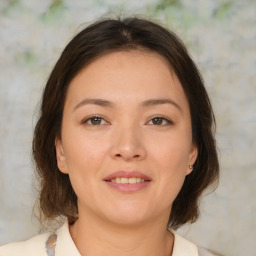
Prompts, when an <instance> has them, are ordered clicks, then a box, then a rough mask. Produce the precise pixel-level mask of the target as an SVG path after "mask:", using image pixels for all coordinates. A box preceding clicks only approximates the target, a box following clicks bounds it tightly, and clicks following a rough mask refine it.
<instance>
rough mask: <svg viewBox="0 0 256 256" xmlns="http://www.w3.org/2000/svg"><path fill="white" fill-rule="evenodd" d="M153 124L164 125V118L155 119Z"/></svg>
mask: <svg viewBox="0 0 256 256" xmlns="http://www.w3.org/2000/svg"><path fill="white" fill-rule="evenodd" d="M152 123H153V124H155V125H161V124H162V123H163V118H159V117H156V118H153V119H152Z"/></svg>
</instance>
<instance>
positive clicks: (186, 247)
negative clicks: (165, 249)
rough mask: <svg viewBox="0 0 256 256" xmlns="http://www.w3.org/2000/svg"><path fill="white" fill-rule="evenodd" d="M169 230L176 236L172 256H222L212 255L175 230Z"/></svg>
mask: <svg viewBox="0 0 256 256" xmlns="http://www.w3.org/2000/svg"><path fill="white" fill-rule="evenodd" d="M168 230H169V231H170V232H171V233H172V234H173V235H174V247H173V254H172V256H180V255H182V256H220V255H219V254H215V253H212V252H210V251H209V250H207V249H205V248H202V247H199V246H197V245H196V244H194V243H192V242H190V241H188V240H187V239H185V238H183V237H182V236H180V235H179V234H178V233H177V232H175V231H174V230H172V229H170V228H168Z"/></svg>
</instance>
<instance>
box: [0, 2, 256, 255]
mask: <svg viewBox="0 0 256 256" xmlns="http://www.w3.org/2000/svg"><path fill="white" fill-rule="evenodd" d="M135 14H138V15H143V16H144V17H148V18H153V19H156V20H160V21H161V22H162V23H163V24H166V25H167V26H168V27H169V28H171V29H172V30H174V31H175V32H176V33H177V34H178V35H179V36H180V37H181V38H182V40H183V41H184V42H185V44H186V45H187V47H188V49H189V51H190V53H191V55H192V57H193V59H194V60H195V62H196V63H197V65H198V67H199V69H200V70H201V72H202V74H203V77H204V80H205V84H206V88H207V91H208V93H209V95H210V98H211V100H212V104H213V108H214V110H215V114H216V119H217V140H218V147H219V151H220V162H221V179H220V184H219V187H218V189H217V190H216V191H215V192H213V193H211V194H210V195H205V196H204V197H203V199H202V201H201V217H200V219H199V220H198V222H196V223H195V224H192V225H187V226H185V227H183V228H181V229H180V230H179V232H180V233H181V234H182V235H184V236H185V237H187V238H188V239H190V240H192V241H193V242H195V243H197V244H199V245H201V246H204V247H207V248H209V249H213V250H215V251H218V252H220V253H221V254H223V255H227V256H242V255H246V256H255V255H256V254H255V248H256V247H255V239H256V221H255V216H256V199H255V195H256V185H255V183H256V135H255V132H256V1H255V0H243V1H240V0H193V1H189V0H158V1H157V0H140V1H138V0H127V1H125V0H123V1H122V0H106V1H104V0H76V1H71V0H44V1H39V0H1V1H0V245H2V244H5V243H7V242H9V241H14V240H24V239H26V238H28V237H30V236H31V235H34V234H36V233H37V232H38V231H39V229H40V225H39V223H38V221H37V220H36V218H35V217H34V216H33V214H32V210H33V206H34V202H35V199H36V196H37V193H36V181H35V178H34V172H33V164H32V161H31V142H32V134H33V127H34V125H35V123H36V120H37V109H38V104H39V101H40V96H41V93H42V89H43V87H44V85H45V83H46V80H47V77H48V75H49V73H50V71H51V69H52V67H53V65H54V64H55V62H56V60H57V58H58V57H59V55H60V53H61V51H62V50H63V48H64V46H65V45H66V44H67V43H68V42H69V40H70V39H71V38H72V37H73V36H74V35H75V34H76V33H77V32H78V31H80V30H81V29H82V28H83V27H85V26H87V25H88V24H89V23H90V22H92V21H94V20H96V19H97V18H100V17H103V16H104V17H106V16H108V17H109V16H110V17H115V16H116V15H117V16H128V15H135Z"/></svg>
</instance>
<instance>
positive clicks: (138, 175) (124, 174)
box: [103, 170, 151, 180]
mask: <svg viewBox="0 0 256 256" xmlns="http://www.w3.org/2000/svg"><path fill="white" fill-rule="evenodd" d="M121 177H122V178H134V177H136V178H141V179H144V180H151V178H150V177H149V176H147V175H145V174H143V173H141V172H138V171H124V170H120V171H117V172H113V173H111V174H110V175H108V176H107V177H105V178H104V179H103V180H112V179H116V178H121Z"/></svg>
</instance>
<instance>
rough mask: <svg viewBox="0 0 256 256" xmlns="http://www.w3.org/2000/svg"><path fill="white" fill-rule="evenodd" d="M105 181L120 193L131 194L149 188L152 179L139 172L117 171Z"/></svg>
mask: <svg viewBox="0 0 256 256" xmlns="http://www.w3.org/2000/svg"><path fill="white" fill-rule="evenodd" d="M103 181H105V182H106V183H107V184H108V185H109V186H110V187H112V188H114V189H116V190H118V191H120V192H125V193H131V192H136V191H139V190H141V189H142V188H145V187H147V186H148V185H149V184H150V182H151V181H152V179H151V178H150V177H148V176H147V175H145V174H143V173H140V172H137V171H117V172H115V173H112V174H110V175H109V176H107V177H106V178H104V179H103Z"/></svg>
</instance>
